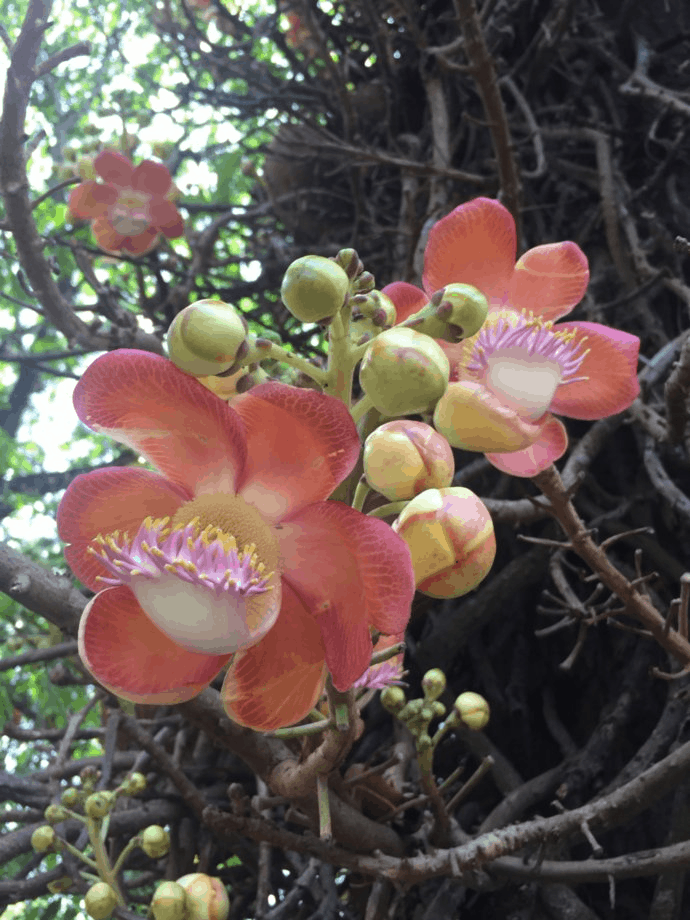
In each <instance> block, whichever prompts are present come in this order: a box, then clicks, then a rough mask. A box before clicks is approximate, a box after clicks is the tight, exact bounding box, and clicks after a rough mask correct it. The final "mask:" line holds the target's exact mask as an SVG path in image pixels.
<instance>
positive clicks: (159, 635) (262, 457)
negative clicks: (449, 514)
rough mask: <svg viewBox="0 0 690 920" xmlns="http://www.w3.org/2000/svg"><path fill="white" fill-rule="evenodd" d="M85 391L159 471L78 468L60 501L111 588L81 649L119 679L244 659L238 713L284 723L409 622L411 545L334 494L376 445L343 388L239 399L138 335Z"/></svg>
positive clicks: (70, 533)
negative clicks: (142, 344)
mask: <svg viewBox="0 0 690 920" xmlns="http://www.w3.org/2000/svg"><path fill="white" fill-rule="evenodd" d="M74 404H75V408H76V411H77V414H78V416H79V418H80V419H81V420H82V421H83V422H84V423H85V424H87V425H88V426H89V427H90V428H92V429H93V430H94V431H97V432H100V433H103V434H107V435H108V436H110V437H112V438H114V439H115V440H117V441H120V442H121V443H123V444H127V445H129V446H130V447H132V448H134V449H135V450H137V451H138V452H139V453H140V454H141V455H142V456H143V457H144V458H146V459H147V460H148V461H149V462H150V463H151V464H153V466H154V467H155V468H156V470H157V472H152V471H149V470H145V469H141V468H138V467H125V468H109V469H102V470H95V471H94V472H92V473H86V474H83V475H80V476H77V477H76V478H75V479H74V481H73V482H72V483H71V484H70V486H69V488H68V489H67V491H66V492H65V495H64V497H63V499H62V502H61V503H60V507H59V509H58V532H59V534H60V537H61V539H62V540H63V541H64V542H65V543H66V544H67V546H66V548H65V556H66V558H67V561H68V563H69V565H70V567H71V569H72V571H73V572H74V573H75V575H77V577H78V578H79V579H80V580H81V581H82V582H83V583H84V584H85V585H86V586H87V587H89V588H90V589H91V590H93V591H97V592H98V593H97V594H96V596H95V597H94V598H93V599H92V600H91V601H89V603H88V605H87V607H86V609H85V612H84V614H83V616H82V620H81V623H80V628H79V651H80V654H81V656H82V658H83V660H84V663H85V664H86V666H87V667H88V668H89V670H90V671H91V672H92V674H93V675H94V676H95V677H96V678H97V679H98V680H99V681H100V682H101V683H102V684H103V685H104V686H105V687H107V688H109V689H110V690H112V691H113V692H114V693H116V694H118V695H119V696H121V697H124V698H125V699H129V700H133V701H135V702H144V703H146V702H149V703H156V702H160V703H177V702H182V701H184V700H188V699H190V698H191V697H193V696H195V695H196V694H197V693H199V692H200V691H201V690H202V689H203V688H204V687H206V686H207V684H208V683H209V682H210V681H211V680H212V679H213V678H214V677H215V675H216V674H217V673H218V672H219V671H220V669H221V668H222V667H223V666H224V665H225V664H227V663H230V667H229V670H228V672H227V675H226V677H225V681H224V685H223V689H222V698H223V702H224V705H225V707H226V709H227V711H228V713H229V715H230V716H231V718H233V719H235V720H236V721H237V722H240V723H241V724H243V725H247V726H250V727H252V728H256V729H260V730H270V729H274V728H277V727H279V726H281V725H288V724H291V723H293V722H296V721H299V719H301V718H303V717H304V715H305V714H306V713H307V712H308V711H309V710H310V709H311V708H312V706H314V705H315V703H316V701H317V700H318V697H319V695H320V694H321V692H322V689H323V686H324V680H325V673H326V668H328V670H330V672H331V675H332V678H333V682H334V684H335V686H336V687H337V688H338V689H340V690H344V689H347V688H349V687H351V686H352V685H353V684H354V682H355V681H356V680H357V678H358V677H360V676H361V675H362V673H363V672H364V671H365V670H366V669H367V667H368V665H369V662H370V657H371V652H372V642H371V631H372V630H373V629H375V630H378V631H379V632H381V633H383V634H385V635H397V634H399V633H400V632H402V631H403V630H404V629H405V626H406V624H407V620H408V617H409V613H410V605H411V601H412V596H413V593H414V578H413V574H412V566H411V561H410V554H409V551H408V549H407V546H406V545H405V544H404V542H403V541H402V540H401V539H400V538H399V537H398V536H397V534H395V533H393V531H392V530H391V528H390V527H388V526H387V525H386V524H385V523H383V522H382V521H379V520H375V519H373V518H369V517H366V516H365V515H364V514H361V513H360V512H358V511H355V510H353V509H352V508H350V507H349V506H347V505H344V504H341V503H339V502H336V501H326V499H327V498H328V496H329V495H330V494H331V493H332V492H333V490H334V489H335V487H336V486H337V485H339V483H341V482H342V481H343V479H344V478H345V477H346V476H347V475H348V473H349V472H350V471H351V470H352V468H353V466H354V464H355V463H356V461H357V458H358V456H359V450H360V444H359V439H358V436H357V431H356V428H355V425H354V423H353V421H352V418H351V416H350V414H349V412H348V411H347V409H346V408H345V407H344V405H343V404H342V403H341V402H340V401H339V400H337V399H335V398H333V397H330V396H325V395H323V394H321V393H317V392H316V391H314V390H308V389H298V388H296V387H291V386H287V385H286V384H280V383H274V382H271V383H266V384H261V385H259V386H256V387H254V388H253V389H252V390H251V391H249V392H247V393H244V394H242V395H240V396H237V397H235V398H234V399H233V401H232V405H231V406H230V405H228V404H227V403H225V402H223V401H222V400H221V399H219V398H218V397H217V396H215V395H214V394H213V393H211V392H209V391H208V390H207V389H206V388H205V387H203V386H202V385H201V384H200V383H199V382H198V381H196V380H195V379H194V378H192V377H189V376H188V375H186V374H184V373H183V372H182V371H180V370H178V369H177V368H176V367H175V366H174V365H173V364H172V363H171V362H170V361H168V360H167V359H165V358H162V357H160V356H158V355H153V354H148V353H146V352H140V351H132V350H127V349H122V350H119V351H115V352H112V353H109V354H106V355H103V356H101V357H100V358H98V359H97V360H96V361H95V362H94V363H93V364H92V365H91V366H90V367H89V368H88V369H87V370H86V372H85V373H84V375H83V376H82V378H81V380H80V381H79V383H78V384H77V386H76V389H75V394H74Z"/></svg>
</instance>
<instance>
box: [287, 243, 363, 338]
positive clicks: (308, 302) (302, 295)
mask: <svg viewBox="0 0 690 920" xmlns="http://www.w3.org/2000/svg"><path fill="white" fill-rule="evenodd" d="M349 289H350V279H349V278H348V277H347V274H346V272H345V271H344V270H343V269H342V268H341V267H340V266H339V265H338V264H336V263H335V262H334V261H333V260H332V259H326V258H324V256H302V258H301V259H295V261H294V262H293V263H292V264H291V265H289V266H288V270H287V271H286V272H285V277H284V278H283V283H282V285H281V287H280V296H281V298H282V300H283V303H284V304H285V306H286V307H287V308H288V310H289V311H290V313H292V315H293V316H294V317H295V319H298V320H300V321H301V322H303V323H318V322H321V320H324V319H328V318H330V317H331V316H334V315H335V314H336V313H337V312H338V310H340V308H341V307H342V306H343V304H344V303H345V297H346V295H347V292H348V290H349Z"/></svg>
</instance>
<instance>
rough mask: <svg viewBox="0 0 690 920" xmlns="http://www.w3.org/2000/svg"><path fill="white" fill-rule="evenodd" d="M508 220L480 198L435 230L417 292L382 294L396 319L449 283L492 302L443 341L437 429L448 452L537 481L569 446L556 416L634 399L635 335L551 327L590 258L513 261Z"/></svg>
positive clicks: (403, 287)
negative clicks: (477, 323) (482, 457)
mask: <svg viewBox="0 0 690 920" xmlns="http://www.w3.org/2000/svg"><path fill="white" fill-rule="evenodd" d="M515 255H516V237H515V222H514V221H513V218H512V216H511V215H510V213H509V212H508V211H507V210H506V208H504V207H503V205H501V204H500V203H499V202H498V201H494V200H492V199H488V198H476V199H474V200H473V201H470V202H468V203H467V204H464V205H461V206H460V207H458V208H456V209H455V210H454V211H452V212H451V213H450V214H448V215H447V217H444V218H443V219H442V220H440V221H439V222H438V223H437V224H435V225H434V227H432V229H431V232H430V234H429V240H428V243H427V247H426V251H425V256H424V279H423V286H424V290H420V289H419V288H416V287H414V286H413V285H410V284H405V283H404V282H396V283H394V284H391V285H388V287H386V288H384V291H385V293H386V294H387V295H388V296H389V297H390V298H391V300H392V301H393V302H394V304H395V307H396V311H397V318H398V322H402V321H404V320H406V319H409V317H410V316H413V315H414V314H416V313H418V312H419V311H420V310H422V309H423V308H424V307H425V306H426V305H427V303H428V302H429V301H430V300H431V299H432V298H433V296H434V294H435V293H437V292H439V291H441V290H442V289H443V288H445V287H446V286H448V285H454V284H459V283H461V284H469V285H472V286H473V287H475V288H477V289H478V290H479V291H480V292H481V293H482V294H483V295H484V297H486V299H487V301H488V303H489V312H488V316H487V319H486V321H485V322H484V324H483V326H482V327H481V329H480V330H479V331H478V332H477V333H475V334H474V335H472V336H471V337H470V338H467V339H465V340H464V341H462V342H459V343H457V344H451V343H448V342H444V341H441V342H439V344H440V345H441V347H442V348H443V350H444V351H445V352H446V354H447V355H448V358H449V360H450V364H451V373H450V383H449V386H448V388H447V390H446V392H445V393H444V395H443V396H442V397H441V399H440V400H439V402H438V404H437V405H436V409H435V413H434V425H435V427H436V428H437V430H438V431H440V432H441V433H442V434H444V435H445V436H446V438H448V440H449V442H450V443H451V444H452V445H453V446H454V447H460V448H463V449H465V450H476V451H483V452H485V453H486V456H487V458H488V459H489V461H490V462H491V463H492V464H493V465H494V466H496V467H497V468H498V469H500V470H503V471H504V472H506V473H512V474H513V475H515V476H534V475H536V474H537V473H539V472H541V470H543V469H545V468H546V467H547V466H549V465H550V464H551V463H552V462H553V461H554V460H557V459H558V458H559V457H561V456H562V455H563V453H564V452H565V450H566V448H567V446H568V437H567V434H566V430H565V427H564V426H563V424H562V422H560V421H559V420H558V419H556V418H555V417H554V414H553V413H556V414H558V415H565V416H567V417H570V418H577V419H600V418H604V417H606V416H608V415H614V414H616V413H618V412H622V411H623V410H624V409H626V408H627V407H628V406H629V405H630V404H631V403H632V402H633V400H634V399H635V398H636V397H637V395H638V393H639V384H638V381H637V375H636V368H637V356H638V351H639V347H640V341H639V339H638V338H637V336H634V335H630V334H629V333H627V332H621V331H619V330H617V329H611V328H610V327H608V326H603V325H601V324H599V323H590V322H579V321H577V322H567V323H556V322H555V321H556V320H558V319H560V317H562V316H564V315H565V314H566V313H569V312H570V311H571V310H572V308H573V307H574V306H575V305H576V304H577V303H579V301H580V300H581V299H582V297H583V295H584V293H585V290H586V288H587V283H588V281H589V268H588V265H587V258H586V256H585V255H584V253H583V252H582V251H581V250H580V248H579V247H578V246H577V245H576V244H575V243H572V242H562V243H550V244H547V245H544V246H537V247H535V248H534V249H530V250H529V251H528V252H526V253H525V254H524V255H523V256H522V257H521V258H520V259H519V260H518V262H517V263H516V262H515Z"/></svg>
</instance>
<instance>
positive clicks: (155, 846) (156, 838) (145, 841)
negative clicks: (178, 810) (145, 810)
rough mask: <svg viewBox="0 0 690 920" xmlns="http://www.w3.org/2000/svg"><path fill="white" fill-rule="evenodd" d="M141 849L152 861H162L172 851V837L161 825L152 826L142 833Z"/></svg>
mask: <svg viewBox="0 0 690 920" xmlns="http://www.w3.org/2000/svg"><path fill="white" fill-rule="evenodd" d="M141 848H142V850H143V851H144V853H146V855H147V856H150V857H151V858H152V859H160V858H161V856H165V854H166V853H167V852H168V850H169V849H170V835H169V834H168V832H167V831H166V830H165V829H164V828H162V827H161V826H160V825H159V824H150V825H149V826H148V827H147V828H144V830H143V831H142V833H141Z"/></svg>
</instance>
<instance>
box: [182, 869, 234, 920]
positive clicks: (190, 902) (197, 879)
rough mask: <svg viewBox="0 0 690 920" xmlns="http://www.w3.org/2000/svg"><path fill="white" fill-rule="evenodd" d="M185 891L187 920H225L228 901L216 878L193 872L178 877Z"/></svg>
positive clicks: (221, 885)
mask: <svg viewBox="0 0 690 920" xmlns="http://www.w3.org/2000/svg"><path fill="white" fill-rule="evenodd" d="M177 884H178V885H181V886H182V888H184V890H185V893H186V904H187V915H186V917H187V920H227V916H228V914H229V913H230V901H229V900H228V893H227V891H226V890H225V888H224V886H223V883H222V882H221V880H220V879H218V878H213V877H211V876H210V875H204V874H203V873H201V872H195V873H193V874H192V875H184V876H182V878H178V880H177Z"/></svg>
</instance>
